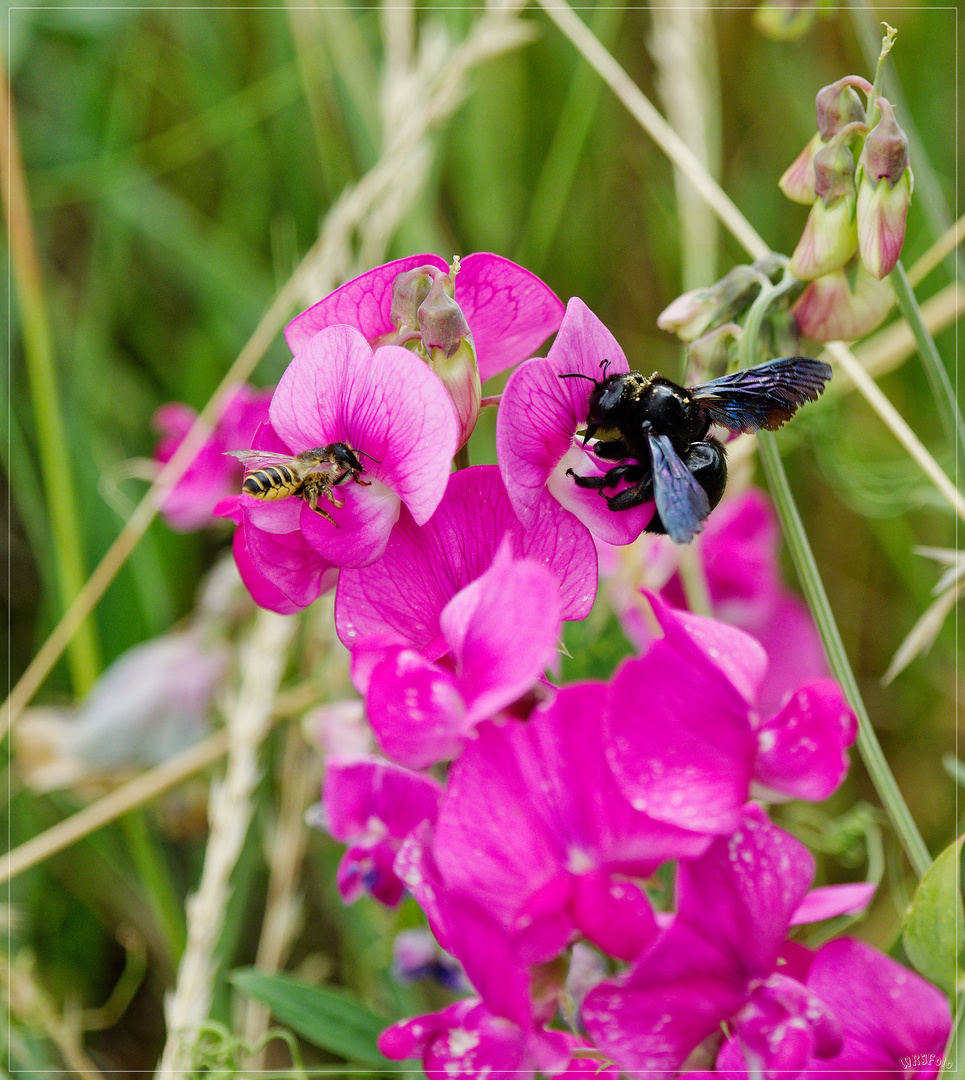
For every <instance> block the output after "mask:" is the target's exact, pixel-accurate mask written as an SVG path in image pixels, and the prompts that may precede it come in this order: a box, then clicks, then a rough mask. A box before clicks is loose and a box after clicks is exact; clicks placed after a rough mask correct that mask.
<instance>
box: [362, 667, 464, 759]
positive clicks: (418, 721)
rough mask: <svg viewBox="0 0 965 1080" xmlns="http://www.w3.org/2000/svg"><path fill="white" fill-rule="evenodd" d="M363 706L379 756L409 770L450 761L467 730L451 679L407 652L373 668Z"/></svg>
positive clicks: (448, 675) (461, 706)
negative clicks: (377, 745) (364, 705)
mask: <svg viewBox="0 0 965 1080" xmlns="http://www.w3.org/2000/svg"><path fill="white" fill-rule="evenodd" d="M365 703H366V711H367V713H368V717H369V723H371V725H372V730H373V732H374V734H375V738H376V740H377V742H378V744H379V746H380V747H381V749H382V751H383V753H385V754H386V755H388V756H389V757H390V758H392V760H393V761H398V762H400V763H401V764H403V765H407V766H409V768H412V769H426V768H428V767H429V766H430V765H434V764H435V763H436V762H437V761H444V760H446V759H448V758H453V757H455V756H456V755H457V754H458V753H459V750H460V747H461V745H462V737H463V735H464V733H465V732H466V730H467V729H468V727H469V723H468V722H467V719H466V706H465V704H464V702H463V699H462V697H461V696H460V694H459V691H458V689H457V686H456V679H455V677H454V676H453V675H451V674H450V673H449V672H447V671H441V670H440V669H439V668H438V666H437V665H436V664H433V663H431V662H430V661H428V660H424V659H423V658H422V657H421V656H420V655H419V654H418V653H417V652H414V651H413V650H411V649H402V648H396V649H395V650H393V652H392V655H390V656H389V657H387V658H386V659H385V660H383V661H382V662H381V663H379V664H377V665H376V667H375V669H374V670H373V672H372V676H371V680H370V681H369V686H368V693H367V694H366V699H365Z"/></svg>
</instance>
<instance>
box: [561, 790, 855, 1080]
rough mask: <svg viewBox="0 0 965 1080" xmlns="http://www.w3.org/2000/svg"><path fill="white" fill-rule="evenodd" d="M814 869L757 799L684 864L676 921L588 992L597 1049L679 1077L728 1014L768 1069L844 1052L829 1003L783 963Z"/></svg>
mask: <svg viewBox="0 0 965 1080" xmlns="http://www.w3.org/2000/svg"><path fill="white" fill-rule="evenodd" d="M813 871H814V862H813V860H812V858H811V856H810V854H809V853H808V851H807V849H806V848H805V847H804V845H803V844H801V843H799V842H798V841H797V840H795V839H794V838H793V837H791V836H789V835H788V834H787V833H785V832H782V831H781V830H780V829H777V828H775V827H774V826H773V825H771V824H770V822H768V821H767V819H766V818H765V816H764V814H763V812H762V811H761V810H760V809H759V808H758V807H754V806H748V807H747V808H746V809H745V811H744V813H743V816H742V818H741V820H740V823H739V826H738V828H737V830H736V831H735V832H734V833H733V834H732V835H730V836H728V837H721V838H720V839H718V840H716V841H715V842H714V844H713V845H712V846H711V847H710V849H709V850H708V851H707V852H706V854H704V855H703V856H701V857H699V858H697V859H693V860H691V861H685V862H681V863H680V864H679V866H678V870H677V913H676V916H675V917H674V919H673V921H672V923H671V924H670V926H669V927H668V928H667V929H666V930H664V931H662V932H661V933H660V935H659V936H658V937H657V938H656V939H655V941H654V942H653V944H652V945H651V946H650V948H649V949H647V950H646V951H645V952H644V953H643V954H642V955H641V956H640V958H639V960H638V961H637V962H636V964H635V965H634V966H633V967H632V968H631V969H630V970H629V971H628V972H627V973H626V974H624V975H622V976H617V977H616V978H613V979H610V980H607V981H606V982H603V983H600V984H599V985H598V986H596V987H595V988H594V989H593V990H591V991H590V992H589V994H588V995H587V997H586V999H585V1001H584V1003H583V1010H582V1017H583V1022H584V1024H585V1026H586V1030H587V1032H588V1034H589V1035H590V1037H591V1038H592V1039H593V1040H594V1041H595V1042H596V1045H597V1046H598V1047H599V1048H600V1049H601V1050H603V1051H604V1053H606V1054H608V1055H609V1056H610V1057H612V1058H613V1060H614V1061H615V1062H616V1063H617V1064H618V1065H619V1066H620V1067H621V1068H622V1069H623V1070H624V1071H626V1072H628V1073H629V1074H630V1075H632V1076H641V1077H642V1076H646V1077H648V1078H652V1080H660V1078H666V1080H670V1078H671V1077H674V1076H676V1075H677V1071H678V1070H679V1069H680V1067H681V1065H682V1064H683V1063H684V1061H685V1060H686V1058H687V1057H688V1056H689V1055H690V1053H691V1052H692V1051H693V1050H694V1049H695V1048H696V1047H697V1046H699V1045H700V1043H702V1042H703V1041H704V1040H705V1039H707V1038H708V1037H709V1036H711V1035H713V1034H714V1033H715V1032H717V1031H718V1030H719V1028H720V1025H721V1023H723V1022H725V1021H727V1022H729V1023H730V1024H731V1027H732V1030H734V1032H735V1034H736V1038H737V1039H738V1040H739V1041H740V1042H741V1044H742V1045H743V1046H745V1047H749V1048H750V1049H751V1050H752V1052H753V1053H754V1054H756V1055H757V1056H758V1058H759V1063H760V1067H762V1068H763V1069H765V1070H767V1069H771V1068H778V1069H781V1068H784V1069H791V1070H794V1069H795V1068H800V1067H801V1065H803V1063H804V1062H805V1061H806V1060H807V1059H808V1058H809V1057H810V1056H811V1055H812V1054H814V1055H815V1056H817V1057H823V1058H827V1057H828V1056H829V1055H831V1054H833V1053H836V1052H837V1051H838V1050H839V1049H840V1046H841V1032H840V1027H839V1026H838V1024H837V1022H836V1021H835V1019H834V1017H833V1016H832V1015H831V1014H830V1012H829V1010H828V1008H827V1007H826V1006H825V1005H824V1004H823V1003H822V1002H821V1000H820V999H819V998H817V997H816V996H815V995H814V994H813V993H811V992H809V990H808V989H806V988H805V987H803V986H801V985H800V984H799V983H796V982H795V981H794V980H793V979H791V978H788V977H787V976H786V975H784V974H779V973H776V970H775V969H777V962H778V957H779V955H780V953H781V949H782V945H783V943H784V940H785V937H786V935H787V931H788V927H789V926H790V923H791V917H792V915H793V913H794V911H795V909H796V908H797V907H798V906H799V905H800V903H801V901H802V899H803V897H804V894H805V892H806V890H807V887H808V883H809V882H810V880H811V876H812V874H813ZM777 971H778V972H779V971H780V969H777ZM766 1075H769V1074H767V1073H766Z"/></svg>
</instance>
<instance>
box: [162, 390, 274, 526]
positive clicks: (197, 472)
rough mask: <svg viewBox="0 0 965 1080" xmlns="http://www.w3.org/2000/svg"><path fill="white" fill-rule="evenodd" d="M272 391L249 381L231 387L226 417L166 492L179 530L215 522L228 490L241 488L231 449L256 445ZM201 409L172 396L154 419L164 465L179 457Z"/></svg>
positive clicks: (168, 517) (165, 503)
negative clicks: (217, 506)
mask: <svg viewBox="0 0 965 1080" xmlns="http://www.w3.org/2000/svg"><path fill="white" fill-rule="evenodd" d="M271 395H272V391H271V390H270V389H269V390H256V389H255V388H254V387H252V386H248V385H247V384H244V383H243V384H241V385H239V386H233V387H231V388H230V389H229V390H228V391H226V395H225V402H224V407H223V409H222V411H221V417H220V419H219V420H218V422H217V424H215V427H214V430H213V431H212V432H211V433H210V434H209V435H208V437H207V439H205V441H204V443H203V444H202V445H201V447H200V449H199V450H198V452H197V454H196V455H195V456H194V458H193V460H192V461H191V464H190V465H188V467H187V468H186V469H185V471H184V472H183V473H182V474H181V477H180V479H179V480H178V481H177V483H175V484H174V485H172V486H171V487H170V488H169V489H168V490H166V491H164V492H163V493H162V496H161V503H160V512H161V515H162V516H163V517H164V520H165V521H166V522H167V523H168V525H170V526H171V528H172V529H174V530H175V531H176V532H193V531H194V530H195V529H203V528H205V527H207V526H210V525H213V524H214V518H213V516H212V514H213V511H214V507H215V504H216V503H217V502H218V501H219V500H220V499H223V498H224V497H225V496H226V495H230V494H232V493H234V492H237V491H240V490H241V479H242V475H243V473H244V470H243V469H242V467H241V463H240V462H239V461H237V460H236V459H235V458H232V457H226V456H225V451H226V450H233V449H235V448H237V447H240V446H250V445H251V439H252V436H253V435H254V434H255V431H256V430H257V429H258V425H259V424H261V423H262V422H263V421H265V420H267V419H268V403H269V401H270V400H271ZM197 418H198V414H197V413H196V412H195V411H194V409H192V408H191V407H190V406H189V405H183V404H182V403H181V402H180V401H171V402H168V404H166V405H162V406H161V407H160V408H159V409H158V410H157V412H156V413H155V414H154V418H153V420H152V423H153V425H154V427H155V428H157V429H158V430H159V431H160V432H161V438H160V440H159V441H158V444H157V446H156V447H155V449H154V460H155V461H156V462H158V463H159V464H160V465H164V464H166V463H167V462H168V461H170V460H171V458H172V457H174V453H175V451H176V450H177V448H178V447H179V446H180V445H181V443H182V442H184V439H185V436H186V435H187V434H188V432H189V431H190V430H191V428H192V426H193V425H194V422H195V420H197Z"/></svg>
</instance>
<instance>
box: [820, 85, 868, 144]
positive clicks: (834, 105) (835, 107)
mask: <svg viewBox="0 0 965 1080" xmlns="http://www.w3.org/2000/svg"><path fill="white" fill-rule="evenodd" d="M854 87H858V89H859V90H861V91H862V92H863V93H864V94H866V95H867V94H870V93H871V91H872V89H873V87H872V85H871V83H869V82H868V80H867V79H863V78H862V77H861V76H860V75H845V76H844V78H843V79H838V81H837V82H833V83H831V85H830V86H822V87H821V89H820V90H819V91H818V93H817V97H816V98H815V99H814V105H815V110H816V112H817V121H818V133H819V134H820V136H821V138H822V139H824V140H825V141H826V140H828V139H830V138H831V137H832V136H833V135H837V133H838V132H839V131H840V130H841V129H842V128H843V127H846V126H847V125H848V124H850V123H852V122H853V121H855V120H864V117H865V109H864V106H863V105H862V104H861V98H860V97H858V94H857V92H856V91H855V89H854Z"/></svg>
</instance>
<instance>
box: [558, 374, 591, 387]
mask: <svg viewBox="0 0 965 1080" xmlns="http://www.w3.org/2000/svg"><path fill="white" fill-rule="evenodd" d="M559 377H560V378H561V379H586V380H587V381H588V382H591V383H593V385H594V386H596V384H597V380H596V379H594V378H593V377H592V376H591V375H584V374H583V372H582V371H568V372H567V373H566V374H565V375H560V376H559Z"/></svg>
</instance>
